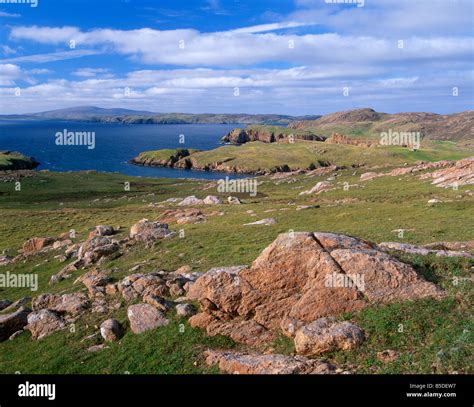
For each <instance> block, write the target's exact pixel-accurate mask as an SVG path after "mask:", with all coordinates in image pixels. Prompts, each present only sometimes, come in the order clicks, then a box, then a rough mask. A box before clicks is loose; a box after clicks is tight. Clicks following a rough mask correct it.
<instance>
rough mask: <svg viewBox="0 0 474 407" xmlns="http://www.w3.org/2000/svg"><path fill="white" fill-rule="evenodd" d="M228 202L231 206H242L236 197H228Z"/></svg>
mask: <svg viewBox="0 0 474 407" xmlns="http://www.w3.org/2000/svg"><path fill="white" fill-rule="evenodd" d="M227 202H228V203H229V204H231V205H240V204H241V203H242V202H241V201H240V199H239V198H237V197H236V196H229V197H227Z"/></svg>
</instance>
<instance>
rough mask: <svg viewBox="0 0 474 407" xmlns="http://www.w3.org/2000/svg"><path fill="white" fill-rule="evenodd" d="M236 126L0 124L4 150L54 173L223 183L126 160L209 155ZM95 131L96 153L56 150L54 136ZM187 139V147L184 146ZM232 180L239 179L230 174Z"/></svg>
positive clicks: (84, 148)
mask: <svg viewBox="0 0 474 407" xmlns="http://www.w3.org/2000/svg"><path fill="white" fill-rule="evenodd" d="M235 127H239V126H238V125H236V124H130V125H128V124H107V123H89V122H70V121H16V120H0V151H1V150H11V151H19V152H21V153H23V154H25V155H28V156H32V157H34V158H35V159H36V160H37V161H39V162H40V163H41V165H40V167H38V169H47V170H50V171H59V172H63V171H80V170H96V171H100V172H119V173H122V174H126V175H133V176H143V177H159V178H202V179H218V178H222V177H223V174H222V173H213V172H205V171H193V170H178V169H172V168H153V167H141V166H136V165H132V164H129V163H128V161H129V160H131V159H132V158H133V157H135V156H137V155H138V154H139V153H141V152H142V151H147V150H159V149H163V148H172V149H175V148H196V149H199V150H211V149H214V148H216V147H219V146H220V144H219V140H220V138H221V137H222V136H224V135H225V134H226V133H228V132H229V131H230V130H232V129H233V128H235ZM65 129H66V130H67V131H73V132H76V131H78V132H83V131H86V132H94V133H95V148H94V149H88V148H87V146H58V145H56V133H57V132H64V130H65ZM180 140H184V143H180ZM227 175H229V176H230V177H231V178H241V177H242V176H238V175H235V174H227Z"/></svg>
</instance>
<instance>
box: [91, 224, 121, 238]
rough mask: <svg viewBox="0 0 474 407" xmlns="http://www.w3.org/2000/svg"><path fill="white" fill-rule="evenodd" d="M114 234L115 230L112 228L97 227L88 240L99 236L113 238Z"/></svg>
mask: <svg viewBox="0 0 474 407" xmlns="http://www.w3.org/2000/svg"><path fill="white" fill-rule="evenodd" d="M114 233H115V230H114V228H113V227H112V226H105V225H99V226H96V227H95V228H94V230H93V231H92V232H90V233H89V237H88V240H90V239H92V238H94V237H97V236H112V235H113V234H114Z"/></svg>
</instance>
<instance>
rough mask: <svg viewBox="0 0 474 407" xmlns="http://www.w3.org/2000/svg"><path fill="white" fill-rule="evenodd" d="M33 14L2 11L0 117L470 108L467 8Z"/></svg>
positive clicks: (276, 3)
mask: <svg viewBox="0 0 474 407" xmlns="http://www.w3.org/2000/svg"><path fill="white" fill-rule="evenodd" d="M31 1H33V2H34V3H33V4H9V3H7V2H8V0H3V1H2V0H0V114H5V113H26V112H38V111H44V110H51V109H58V108H64V107H72V106H79V105H93V106H100V107H122V108H129V109H139V110H147V111H154V112H191V113H203V112H227V113H240V112H245V113H282V114H293V115H303V114H320V113H322V114H323V113H328V112H333V111H339V110H345V109H351V108H358V107H373V108H375V109H376V110H378V111H384V112H390V113H394V112H401V111H433V112H437V113H450V112H456V111H463V110H470V109H473V107H472V101H473V100H474V89H473V88H474V85H473V84H474V81H473V79H474V78H473V76H474V75H473V62H474V61H473V58H474V57H473V55H474V52H473V3H474V2H473V1H472V0H417V1H414V0H346V1H345V3H344V1H343V0H342V2H343V3H344V4H333V3H337V1H339V2H341V0H295V1H287V0H272V1H270V0H253V1H246V0H228V1H226V0H171V1H160V0H155V1H151V0H150V1H144V0H100V1H99V0H94V1H92V0H62V1H55V0H31ZM36 1H37V4H36ZM351 3H352V4H351ZM35 4H36V7H32V6H35Z"/></svg>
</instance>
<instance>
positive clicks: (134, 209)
mask: <svg viewBox="0 0 474 407" xmlns="http://www.w3.org/2000/svg"><path fill="white" fill-rule="evenodd" d="M287 146H288V145H277V144H275V145H265V148H267V149H268V150H266V151H267V155H266V156H265V159H267V157H268V159H269V160H272V159H274V156H275V154H287V152H288V151H289V150H285V147H287ZM336 147H339V148H340V146H333V145H327V146H326V145H324V146H322V145H321V147H319V144H318V145H316V143H315V145H314V146H307V145H306V144H304V143H297V144H295V145H291V152H292V154H288V159H290V158H291V157H296V158H295V160H305V159H306V157H307V159H308V160H313V161H314V151H317V149H318V148H324V149H325V150H327V152H325V153H322V155H321V156H325V157H332V159H335V158H336V157H337V159H341V162H336V163H337V164H339V165H341V164H349V163H350V162H351V157H355V154H356V152H355V151H352V149H354V148H356V147H350V146H347V148H343V149H340V150H339V151H337V150H336ZM443 147H444V146H443ZM260 148H261V144H260V143H249V145H244V146H241V147H232V146H226V147H222V149H224V150H223V151H231V152H234V151H238V152H239V154H241V155H240V156H239V157H240V158H239V159H241V160H247V161H245V162H248V163H249V165H250V163H251V161H252V160H251V158H250V157H251V156H252V154H254V156H257V155H258V153H259V149H260ZM295 149H298V150H297V151H298V152H301V154H302V156H300V155H299V153H298V154H295V153H296V150H295ZM311 149H314V150H311ZM377 150H378V149H377ZM441 150H442V149H441ZM216 151H217V150H216ZM370 151H373V150H372V149H371V150H370ZM446 151H448V155H449V154H453V155H454V154H461V155H462V153H456V152H454V150H453V151H451V150H450V149H449V146H447V147H446ZM446 151H441V152H440V151H439V150H438V151H435V150H433V151H428V150H427V151H423V153H424V154H425V157H428V158H429V159H430V160H436V159H439V158H446ZM311 152H313V156H312V157H311ZM260 153H261V150H260ZM196 154H201V153H196ZM208 154H212V153H208ZM305 154H307V155H305ZM351 154H353V156H351ZM443 154H445V155H444V156H443ZM318 157H319V156H318ZM450 157H451V158H452V157H453V156H452V155H451V156H450ZM418 159H420V158H419V156H417V154H416V153H412V152H409V151H408V150H401V151H398V150H390V151H388V150H387V151H386V150H385V149H380V151H377V153H376V155H375V156H371V157H368V158H367V162H368V163H370V165H374V166H375V165H382V164H392V163H399V162H405V161H406V162H414V161H416V160H418ZM331 161H332V160H331ZM301 162H303V161H301ZM366 171H367V170H366V169H357V170H356V169H348V170H344V171H340V172H339V175H338V176H337V178H336V179H335V180H333V181H332V182H333V183H334V185H335V186H336V187H337V189H336V190H333V191H329V192H326V193H323V194H320V195H315V196H314V195H313V196H311V195H303V196H300V195H299V193H300V192H301V191H303V190H307V189H309V188H311V187H312V186H314V185H315V184H316V183H317V182H319V181H322V180H326V179H327V178H328V176H320V177H317V176H316V177H308V176H307V175H297V176H290V177H289V178H288V179H286V180H281V181H277V180H272V179H271V178H270V177H268V176H267V177H259V178H258V180H259V186H258V194H257V196H256V197H250V196H248V195H243V194H242V195H240V197H241V199H242V201H243V205H223V206H219V207H218V210H219V211H222V212H224V215H223V216H218V215H215V214H212V212H215V211H216V207H215V206H213V205H211V206H204V207H202V208H201V209H202V211H203V212H205V213H207V214H208V215H210V216H209V217H208V218H207V221H206V222H203V223H198V224H188V225H176V224H170V228H171V229H174V230H178V229H182V230H183V231H184V238H174V239H170V240H164V241H161V242H159V243H158V244H157V245H156V246H155V247H153V248H151V249H150V248H148V249H147V248H145V247H144V246H139V245H138V246H134V247H133V248H132V249H131V250H130V252H128V253H126V254H125V255H124V256H122V257H120V258H118V259H116V260H113V261H110V262H108V263H106V264H105V265H104V266H103V267H104V268H107V269H110V268H118V271H117V272H116V273H114V279H116V280H118V279H120V278H122V277H123V276H125V275H127V274H130V271H129V270H130V268H131V267H133V266H134V265H136V264H137V263H139V262H142V261H146V264H145V266H144V268H143V269H142V270H141V271H143V272H148V271H154V270H165V271H173V270H175V269H177V268H178V267H180V266H183V265H185V264H187V265H189V266H191V267H192V269H193V271H200V272H205V271H207V270H208V269H210V268H211V267H216V266H230V265H238V264H249V263H250V262H251V261H253V260H254V259H255V257H257V256H258V254H259V253H260V252H261V251H262V250H263V249H264V248H265V247H266V246H267V245H268V244H269V243H271V242H272V241H273V240H274V239H275V238H276V236H277V235H278V234H279V233H282V232H288V231H289V230H294V231H331V232H340V233H346V234H350V235H354V236H358V237H361V238H365V239H369V240H372V241H375V242H381V241H402V242H407V243H430V242H434V241H455V240H456V241H457V240H472V239H474V205H473V198H472V197H471V196H470V195H469V194H468V191H469V189H470V188H469V187H460V188H459V190H456V191H455V190H453V189H441V188H436V187H434V186H432V185H431V184H430V183H429V181H420V180H419V179H417V178H416V177H415V176H411V175H407V176H403V177H381V178H378V179H375V180H373V181H369V182H364V183H361V182H360V181H359V177H360V174H361V173H363V172H366ZM126 183H130V190H129V191H128V190H126V189H127V188H125V186H126V185H127V184H126ZM344 185H349V188H348V189H347V188H346V189H344V188H343V186H344ZM471 189H472V188H471ZM210 194H215V195H219V194H218V193H217V189H216V186H215V184H212V183H210V182H209V181H204V180H203V181H190V180H189V181H188V180H173V179H148V178H133V177H127V176H124V175H118V174H98V173H93V172H83V173H62V174H60V173H49V172H37V173H36V176H34V177H31V178H25V179H23V180H22V188H21V191H15V188H14V184H13V183H11V182H5V183H4V182H1V183H0V212H1V216H0V252H2V251H5V252H6V253H8V254H10V255H15V254H16V252H17V250H18V249H20V248H21V246H22V244H23V242H24V241H25V240H26V239H28V238H30V237H33V236H57V235H59V234H61V233H63V232H66V231H69V230H71V229H74V230H76V232H77V235H78V240H79V241H81V240H83V239H85V238H86V236H87V233H88V232H89V231H90V230H91V229H92V228H93V227H94V226H96V225H99V224H108V225H112V226H114V227H120V234H119V237H120V236H125V235H127V234H128V231H129V228H130V226H131V225H132V224H134V223H136V222H137V221H138V220H140V219H142V218H148V219H152V220H154V219H158V218H159V216H160V214H161V213H163V212H164V211H165V210H166V209H169V208H174V204H172V203H166V204H163V203H162V202H163V201H164V200H166V199H168V198H172V197H184V196H188V195H196V196H198V197H201V198H202V197H205V196H206V195H210ZM222 197H223V198H225V196H222ZM432 198H438V199H440V200H441V201H443V202H442V203H440V204H436V205H430V204H428V203H427V201H428V200H429V199H432ZM150 204H153V206H150ZM298 205H316V206H317V205H319V207H314V208H310V209H305V210H299V211H298V210H296V208H297V207H298ZM160 206H161V207H160ZM249 210H253V211H254V213H255V214H256V216H251V214H249V213H248V212H247V211H249ZM268 217H273V218H275V220H276V221H277V223H276V224H275V225H272V226H253V227H251V226H244V223H248V222H253V221H255V220H259V219H263V218H268ZM397 229H406V232H405V234H404V236H403V238H400V237H399V235H398V234H397V232H396V230H397ZM55 254H57V253H49V254H42V255H38V256H36V257H35V258H33V259H32V260H31V261H28V262H26V263H23V262H20V263H18V264H15V265H11V266H7V267H4V268H3V270H1V271H2V272H5V271H6V270H9V271H10V272H14V273H38V276H39V290H38V291H37V292H31V291H29V289H25V288H18V289H16V288H8V289H6V288H0V298H8V299H10V300H15V299H18V298H21V297H23V296H36V295H39V294H40V293H44V292H61V293H64V292H71V291H77V290H80V289H81V288H82V286H79V285H73V283H72V282H73V281H74V280H75V278H76V277H77V276H79V275H81V274H82V273H83V272H84V271H82V270H81V271H77V272H75V273H74V274H73V278H71V279H68V280H64V281H62V282H60V283H58V284H55V285H53V286H50V285H48V281H49V278H50V277H51V276H52V275H53V274H55V273H57V272H58V271H59V270H60V269H62V268H63V267H64V265H65V264H64V263H60V262H59V261H58V260H57V259H55V258H54V255H55ZM403 259H404V260H405V261H409V262H411V263H413V264H414V265H415V266H416V267H417V268H418V270H419V271H420V273H422V274H423V275H425V277H426V278H428V279H429V280H431V281H434V282H436V283H437V284H440V285H441V286H443V287H444V288H446V289H447V290H448V293H449V295H448V297H447V298H446V299H445V300H443V301H426V300H424V301H415V302H411V303H403V304H392V305H386V306H380V307H377V306H371V307H368V308H366V309H365V310H363V311H362V312H360V313H358V314H353V315H345V316H344V317H345V318H346V319H350V320H353V321H355V322H356V323H358V324H359V325H360V326H361V327H362V328H363V329H364V330H365V331H366V332H367V333H368V339H367V341H366V342H365V343H364V345H363V346H362V348H360V349H359V350H357V351H355V352H343V351H340V352H335V353H333V354H329V355H326V356H325V358H326V359H328V360H330V361H334V362H336V363H338V364H341V365H343V366H346V367H348V368H350V369H351V370H353V371H357V372H368V373H432V372H435V373H450V372H453V371H457V372H460V373H467V372H473V370H474V369H473V361H472V351H473V348H472V343H473V341H472V339H473V338H472V332H473V329H474V327H473V326H472V322H473V321H472V317H473V314H472V309H473V308H472V305H473V304H472V281H471V280H468V278H469V277H470V276H471V273H472V267H473V264H472V263H470V262H469V261H468V260H466V259H461V260H459V259H457V260H456V259H440V258H435V257H413V256H411V257H405V258H403ZM454 277H462V279H461V280H460V281H461V282H460V283H459V284H457V285H455V284H454V283H453V281H454ZM125 310H126V307H122V308H120V309H119V310H117V311H114V312H110V313H109V314H108V315H101V314H88V315H87V316H86V317H84V318H82V319H80V320H78V321H77V323H76V326H75V329H74V332H70V330H66V331H62V332H58V333H55V334H53V335H51V336H49V337H47V338H45V339H43V340H41V341H38V342H35V341H32V340H31V338H30V335H29V333H23V334H21V335H20V337H18V338H17V339H15V340H14V341H5V342H2V343H0V373H13V372H15V371H19V372H21V373H125V372H129V373H131V374H134V373H215V370H212V369H211V370H209V369H208V368H207V367H206V366H205V364H204V362H203V359H202V351H203V350H204V349H207V348H230V347H234V348H237V349H239V348H241V347H242V346H241V345H235V344H233V343H232V341H231V340H229V339H227V338H222V337H215V338H208V337H206V336H205V335H204V333H203V332H201V331H200V330H198V329H192V328H190V327H189V326H188V325H187V322H186V321H185V320H179V319H177V318H176V317H175V316H173V315H170V318H171V319H172V323H171V324H170V325H169V326H167V327H163V328H160V329H157V330H155V331H151V332H148V333H145V334H141V335H134V334H132V333H131V332H130V331H129V330H128V332H127V334H126V335H125V336H124V337H123V338H122V340H121V341H120V342H118V343H114V344H111V345H110V348H109V349H105V350H103V351H100V352H98V353H88V352H86V349H87V348H88V347H89V346H91V345H93V344H96V343H99V342H100V340H99V337H98V336H95V337H94V338H92V339H88V340H83V339H84V338H85V337H87V336H89V335H91V334H94V333H96V332H97V327H98V326H99V325H100V323H101V322H102V321H103V320H105V319H107V318H110V317H115V318H117V319H119V320H120V321H121V322H123V323H124V324H125V325H126V326H127V318H126V314H125ZM399 324H403V327H404V329H403V332H399ZM270 346H271V347H272V348H273V349H275V350H276V351H279V352H284V353H291V352H293V347H292V343H290V342H289V341H288V339H286V338H280V339H279V340H277V341H276V342H275V343H274V344H271V345H270ZM385 349H394V350H398V351H399V352H400V353H401V357H400V358H399V359H398V360H397V361H396V362H393V363H388V364H382V363H381V362H378V361H377V360H376V353H377V352H380V351H383V350H385Z"/></svg>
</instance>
